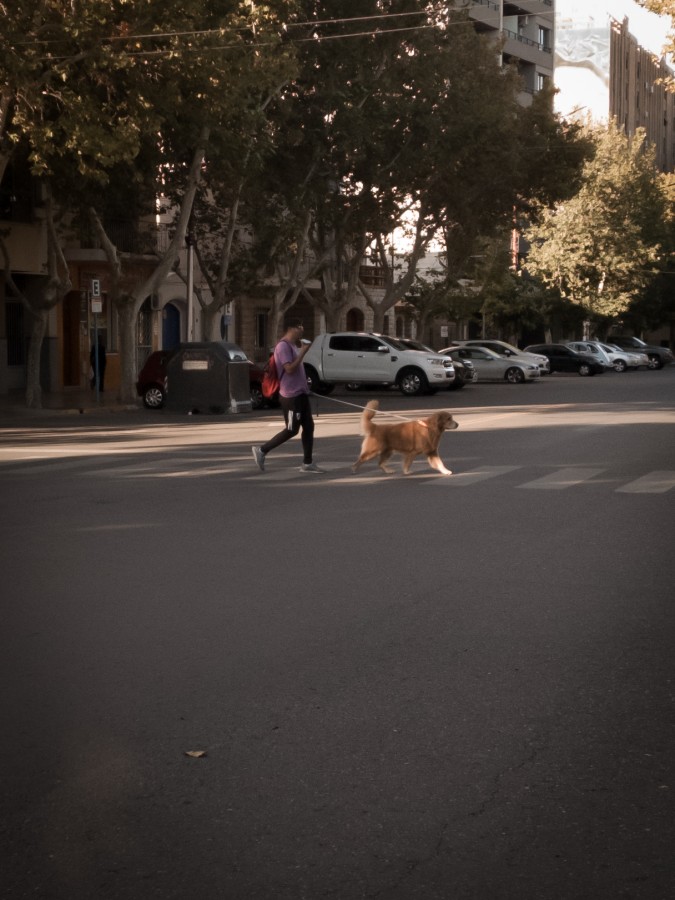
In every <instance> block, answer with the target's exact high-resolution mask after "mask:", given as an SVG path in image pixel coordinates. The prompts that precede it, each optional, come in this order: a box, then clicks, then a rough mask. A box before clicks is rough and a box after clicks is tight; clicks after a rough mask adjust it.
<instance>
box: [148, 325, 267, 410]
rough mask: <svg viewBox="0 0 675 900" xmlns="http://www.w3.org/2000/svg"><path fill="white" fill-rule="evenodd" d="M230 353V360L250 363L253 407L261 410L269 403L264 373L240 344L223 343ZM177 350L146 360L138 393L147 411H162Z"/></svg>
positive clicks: (156, 353) (155, 353)
mask: <svg viewBox="0 0 675 900" xmlns="http://www.w3.org/2000/svg"><path fill="white" fill-rule="evenodd" d="M221 343H222V345H223V346H224V347H225V349H226V350H227V352H228V355H229V357H230V359H231V360H232V361H233V362H234V361H236V360H246V361H247V362H249V363H250V370H249V386H250V390H251V406H252V407H253V409H260V408H261V407H263V406H265V404H266V403H267V401H266V400H265V398H264V397H263V394H262V379H263V371H262V369H261V368H260V367H259V366H256V365H255V363H252V362H251V360H250V359H248V357H247V356H246V354H245V353H244V351H243V350H242V349H241V347H240V346H239V345H238V344H233V343H230V342H225V341H223V342H221ZM175 352H176V350H156V351H155V352H154V353H151V354H150V356H149V357H148V358H147V359H146V361H145V365H144V366H143V368H142V369H141V371H140V372H139V375H138V381H137V382H136V393H137V394H138V396H139V397H141V398H142V400H143V405H144V406H145V407H146V408H147V409H161V408H162V407H163V406H164V401H165V400H166V372H167V365H168V363H169V360H170V359H171V357H172V356H173V355H174V353H175Z"/></svg>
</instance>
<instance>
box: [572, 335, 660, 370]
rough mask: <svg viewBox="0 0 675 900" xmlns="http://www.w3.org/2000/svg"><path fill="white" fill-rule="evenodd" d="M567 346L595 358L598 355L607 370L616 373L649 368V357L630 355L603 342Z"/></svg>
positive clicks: (576, 343)
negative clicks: (643, 367) (642, 367)
mask: <svg viewBox="0 0 675 900" xmlns="http://www.w3.org/2000/svg"><path fill="white" fill-rule="evenodd" d="M567 346H568V347H571V348H572V350H576V351H577V352H578V353H591V354H593V356H595V355H596V354H597V355H598V357H599V359H600V360H601V362H602V363H603V364H604V366H605V368H607V369H614V371H616V372H625V371H626V369H639V368H640V366H649V357H648V356H647V355H646V354H645V353H629V352H628V351H627V350H621V348H620V347H612V346H611V345H610V344H604V343H603V342H602V341H568V342H567Z"/></svg>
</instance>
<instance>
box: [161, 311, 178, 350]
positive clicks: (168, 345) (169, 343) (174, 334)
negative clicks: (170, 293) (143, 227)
mask: <svg viewBox="0 0 675 900" xmlns="http://www.w3.org/2000/svg"><path fill="white" fill-rule="evenodd" d="M179 344H180V311H179V310H178V308H177V307H175V306H174V305H173V303H167V304H166V306H165V307H164V309H163V310H162V350H173V349H174V348H175V347H177V346H178V345H179Z"/></svg>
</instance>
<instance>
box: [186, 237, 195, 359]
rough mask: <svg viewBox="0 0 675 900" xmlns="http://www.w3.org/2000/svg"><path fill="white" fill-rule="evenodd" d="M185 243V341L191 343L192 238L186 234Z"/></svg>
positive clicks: (192, 323) (192, 321) (192, 316)
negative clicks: (186, 255)
mask: <svg viewBox="0 0 675 900" xmlns="http://www.w3.org/2000/svg"><path fill="white" fill-rule="evenodd" d="M185 243H186V245H187V251H188V258H187V339H188V341H191V340H192V339H193V337H194V309H193V305H192V304H193V300H192V296H193V293H194V238H193V237H192V234H191V233H190V232H188V233H187V234H186V235H185Z"/></svg>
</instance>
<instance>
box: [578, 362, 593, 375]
mask: <svg viewBox="0 0 675 900" xmlns="http://www.w3.org/2000/svg"><path fill="white" fill-rule="evenodd" d="M579 374H580V375H593V370H592V369H591V367H590V366H589V364H588V363H581V365H580V366H579Z"/></svg>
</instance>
